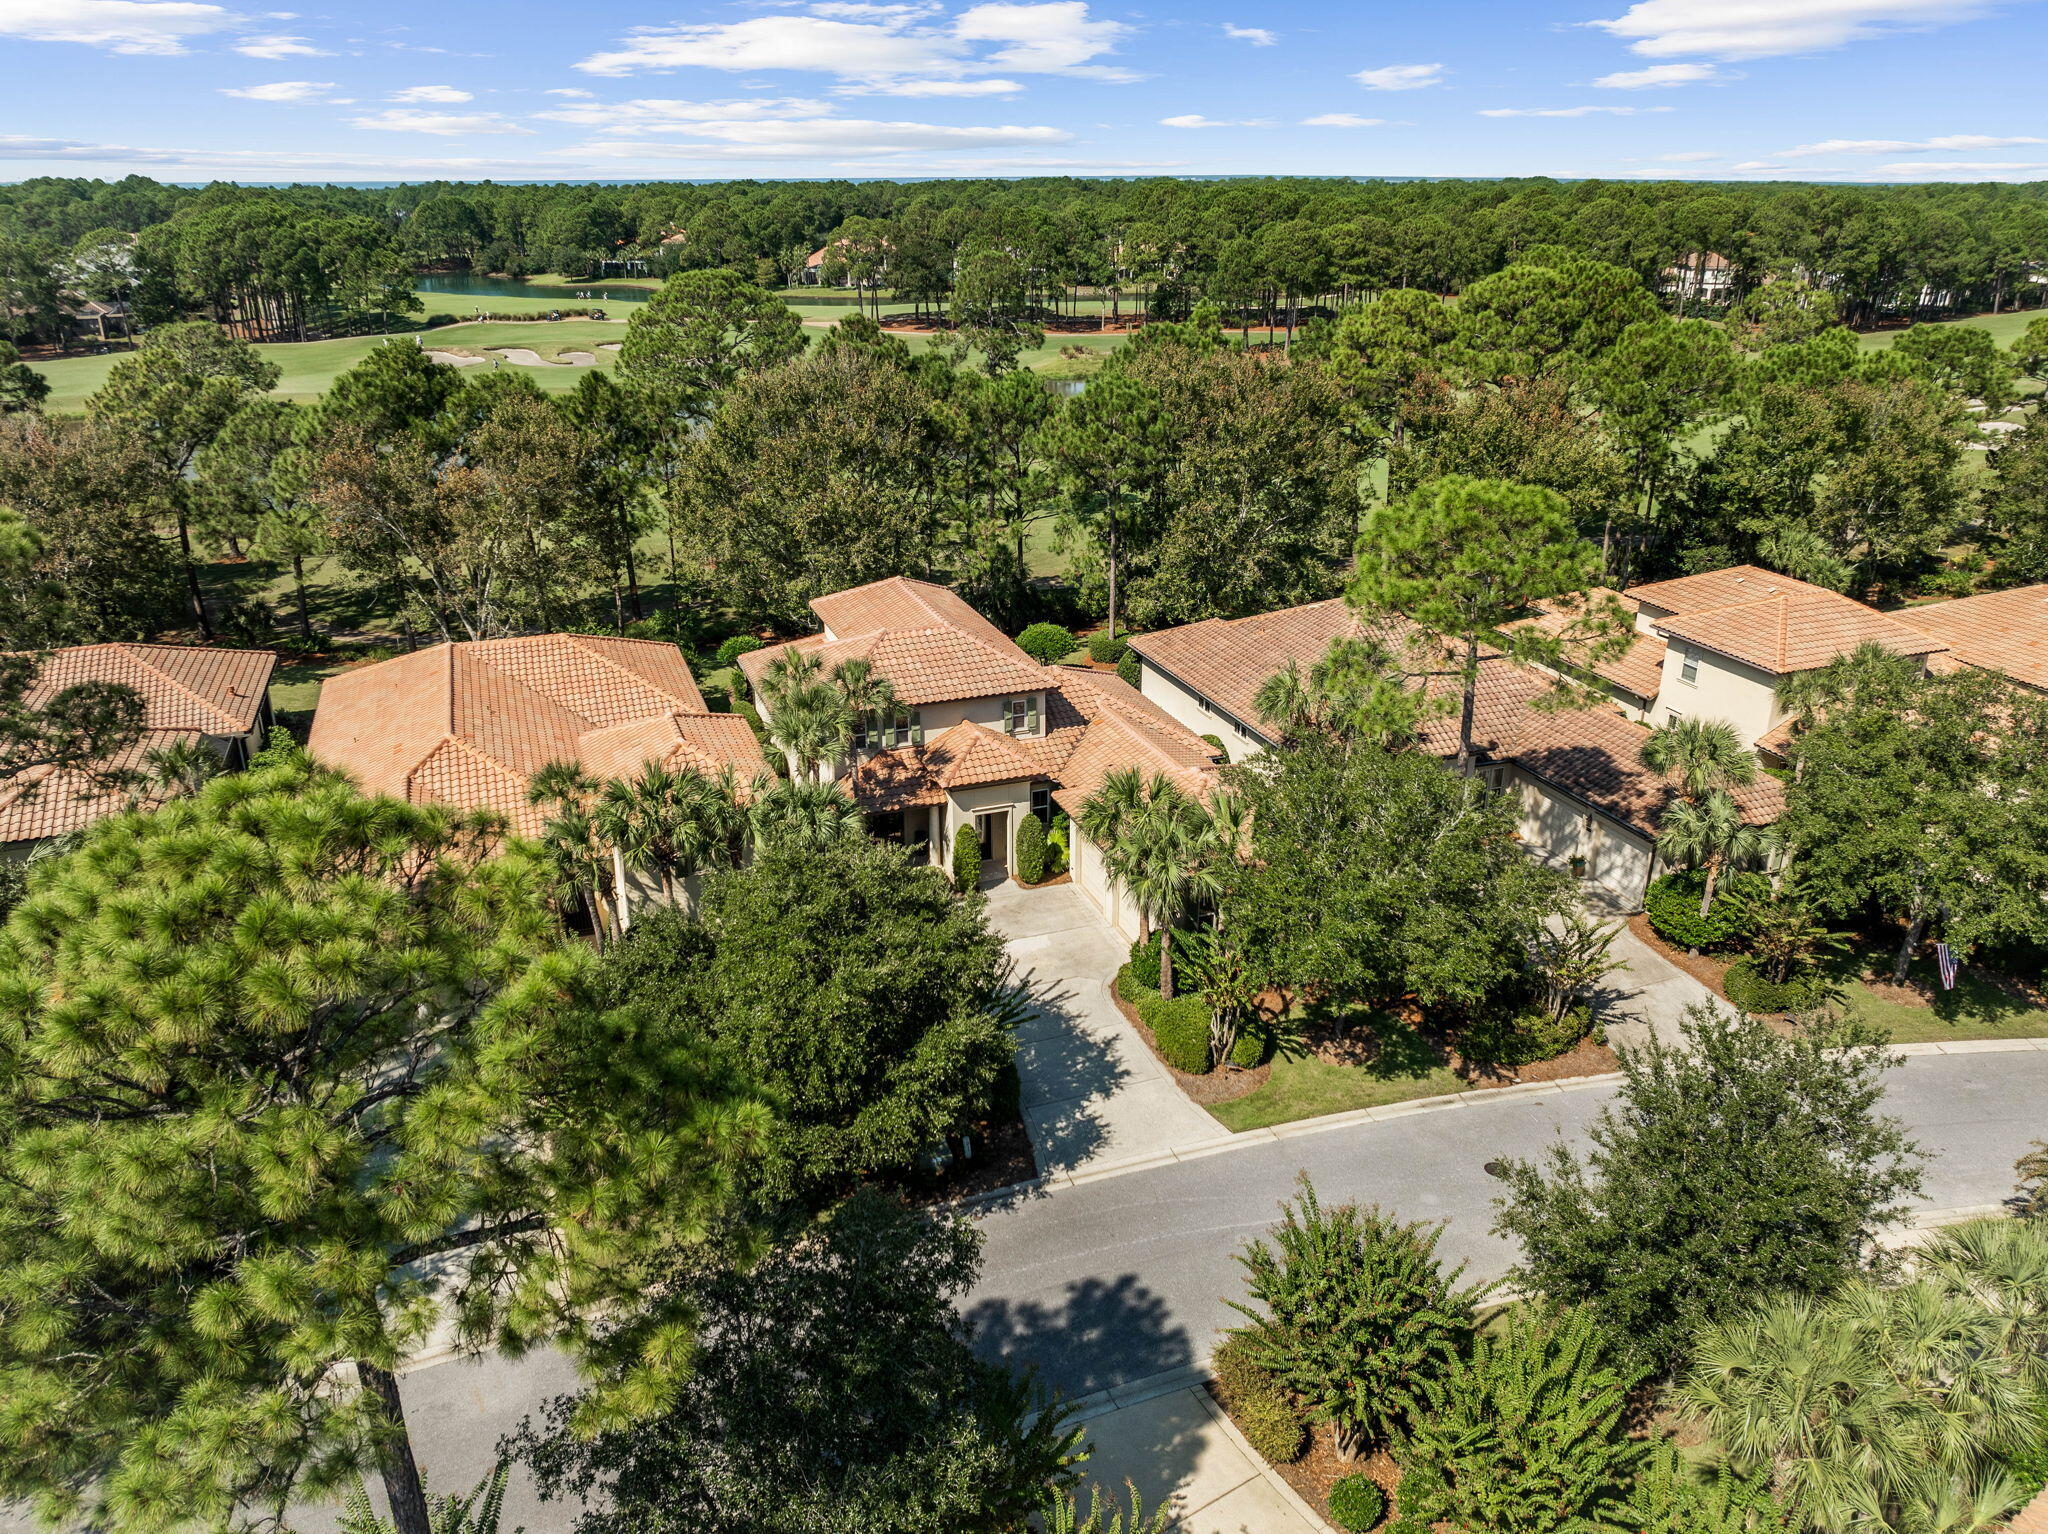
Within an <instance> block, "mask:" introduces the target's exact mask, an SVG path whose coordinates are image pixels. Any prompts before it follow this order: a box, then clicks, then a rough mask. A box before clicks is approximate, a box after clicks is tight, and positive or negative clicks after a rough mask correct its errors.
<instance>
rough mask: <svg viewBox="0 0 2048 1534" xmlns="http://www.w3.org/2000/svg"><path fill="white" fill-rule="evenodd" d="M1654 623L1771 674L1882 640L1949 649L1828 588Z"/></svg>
mask: <svg viewBox="0 0 2048 1534" xmlns="http://www.w3.org/2000/svg"><path fill="white" fill-rule="evenodd" d="M1652 621H1653V622H1654V623H1655V624H1656V625H1657V627H1658V628H1659V629H1660V630H1661V631H1663V632H1664V633H1665V634H1666V635H1670V636H1674V637H1676V638H1679V639H1684V640H1688V641H1690V642H1691V643H1693V644H1697V645H1703V646H1704V647H1706V648H1707V649H1709V650H1715V651H1718V652H1720V653H1721V654H1723V655H1729V656H1733V657H1734V658H1735V659H1736V660H1739V661H1742V662H1744V663H1746V664H1748V665H1751V666H1754V667H1756V668H1757V669H1758V670H1759V671H1766V672H1769V673H1770V674H1771V675H1773V676H1786V675H1789V674H1790V673H1793V672H1797V671H1813V670H1816V669H1818V668H1819V667H1821V666H1825V665H1826V664H1827V663H1828V662H1829V661H1831V660H1835V659H1838V658H1839V657H1841V656H1844V655H1847V654H1848V653H1849V652H1850V651H1851V650H1854V649H1855V648H1857V646H1859V645H1865V644H1880V645H1883V646H1884V647H1885V648H1886V649H1887V650H1890V651H1892V652H1894V653H1895V654H1899V655H1928V654H1932V653H1934V652H1936V651H1939V650H1943V649H1946V648H1947V646H1946V645H1944V644H1943V643H1942V642H1941V641H1940V640H1938V639H1932V638H1929V637H1928V636H1927V635H1926V634H1923V633H1921V632H1920V631H1918V630H1917V629H1912V628H1908V627H1907V626H1906V625H1905V624H1903V623H1900V622H1898V621H1897V620H1896V619H1894V618H1892V617H1890V616H1888V615H1887V614H1884V613H1881V612H1879V611H1878V610H1877V609H1876V608H1874V607H1865V606H1864V605H1863V604H1862V603H1861V602H1853V601H1851V600H1850V599H1849V598H1847V597H1845V596H1841V595H1839V594H1838V593H1836V592H1832V591H1820V592H1815V593H1813V594H1807V593H1804V592H1787V593H1785V594H1783V595H1780V596H1773V597H1765V598H1764V599H1763V600H1761V601H1755V602H1738V603H1736V604H1735V605H1733V606H1730V607H1710V608H1705V609H1702V610H1700V611H1697V612H1692V613H1687V614H1684V615H1681V616H1679V617H1673V618H1656V619H1653V620H1652Z"/></svg>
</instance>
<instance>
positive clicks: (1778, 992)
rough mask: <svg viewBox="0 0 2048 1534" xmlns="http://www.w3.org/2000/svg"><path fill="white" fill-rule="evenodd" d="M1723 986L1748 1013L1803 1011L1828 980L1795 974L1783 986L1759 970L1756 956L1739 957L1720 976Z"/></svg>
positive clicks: (1731, 998) (1822, 990)
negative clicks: (1726, 971) (1749, 957)
mask: <svg viewBox="0 0 2048 1534" xmlns="http://www.w3.org/2000/svg"><path fill="white" fill-rule="evenodd" d="M1718 903H1719V902H1716V904H1718ZM1721 989H1722V990H1724V991H1726V992H1727V993H1728V999H1729V1000H1730V1001H1732V1002H1734V1003H1735V1005H1736V1006H1738V1007H1740V1008H1742V1010H1743V1011H1745V1012H1754V1013H1765V1012H1803V1011H1805V1010H1806V1009H1807V1008H1808V1007H1810V1006H1812V1005H1814V1003H1816V1002H1818V1001H1819V1000H1820V999H1821V996H1822V994H1823V993H1824V992H1825V991H1826V990H1827V982H1826V980H1824V979H1823V978H1822V977H1821V976H1819V975H1794V976H1793V977H1792V978H1791V979H1790V980H1787V981H1786V982H1785V983H1784V984H1783V985H1780V984H1778V983H1777V982H1776V981H1774V980H1770V979H1767V978H1766V977H1765V976H1764V975H1762V974H1761V973H1759V972H1758V970H1757V967H1756V961H1755V960H1754V959H1738V960H1736V962H1735V963H1734V964H1733V965H1731V966H1729V969H1728V973H1727V974H1725V975H1723V976H1722V977H1721Z"/></svg>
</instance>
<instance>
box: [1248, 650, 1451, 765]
mask: <svg viewBox="0 0 2048 1534" xmlns="http://www.w3.org/2000/svg"><path fill="white" fill-rule="evenodd" d="M1252 706H1253V708H1255V709H1256V710H1258V714H1259V717H1260V718H1262V719H1264V720H1266V721H1268V722H1269V723H1271V724H1273V725H1274V726H1276V727H1277V728H1278V729H1279V730H1280V731H1281V733H1282V734H1283V735H1284V736H1286V737H1288V738H1291V739H1292V738H1299V737H1301V736H1304V735H1322V736H1325V737H1327V738H1329V739H1331V740H1334V741H1336V742H1338V743H1339V744H1341V745H1370V746H1377V747H1381V748H1384V749H1389V750H1391V749H1394V748H1397V747H1399V746H1404V745H1407V744H1410V743H1411V742H1412V741H1413V740H1414V739H1415V732H1416V730H1417V729H1418V727H1419V726H1420V725H1421V723H1422V721H1423V719H1424V718H1425V717H1427V716H1428V715H1430V714H1434V713H1441V712H1444V711H1446V710H1448V708H1449V707H1450V700H1449V699H1448V698H1446V699H1441V700H1432V699H1431V698H1429V696H1428V694H1427V693H1426V692H1425V691H1424V690H1423V688H1422V687H1420V686H1419V685H1417V684H1416V682H1415V679H1414V678H1413V677H1411V676H1410V675H1409V674H1408V673H1407V672H1406V671H1405V670H1403V669H1402V668H1401V666H1400V665H1399V664H1398V663H1397V662H1396V661H1395V659H1394V655H1393V652H1392V651H1390V650H1389V649H1387V647H1386V646H1385V645H1382V644H1379V643H1377V642H1376V641H1371V640H1364V639H1354V638H1350V637H1348V636H1339V637H1338V638H1336V639H1333V640H1331V641H1330V647H1329V649H1328V650H1326V651H1325V652H1324V653H1323V655H1322V656H1321V658H1320V659H1318V660H1317V661H1316V662H1315V663H1314V664H1313V665H1312V666H1310V667H1309V668H1308V670H1307V671H1305V672H1304V671H1303V670H1302V669H1301V666H1300V665H1299V663H1297V662H1296V661H1294V660H1293V659H1291V658H1290V659H1289V660H1288V662H1287V664H1286V665H1284V666H1282V667H1281V668H1280V669H1279V670H1278V671H1276V672H1274V673H1273V674H1272V675H1271V676H1269V677H1267V678H1266V680H1265V681H1264V682H1263V683H1261V684H1260V686H1259V690H1258V692H1257V694H1256V695H1255V696H1254V697H1253V699H1252Z"/></svg>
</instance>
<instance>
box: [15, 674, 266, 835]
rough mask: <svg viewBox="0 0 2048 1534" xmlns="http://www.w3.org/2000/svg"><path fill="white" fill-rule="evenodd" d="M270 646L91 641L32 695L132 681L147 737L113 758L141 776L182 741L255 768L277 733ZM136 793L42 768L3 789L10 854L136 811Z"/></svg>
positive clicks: (37, 702)
mask: <svg viewBox="0 0 2048 1534" xmlns="http://www.w3.org/2000/svg"><path fill="white" fill-rule="evenodd" d="M276 669H277V656H276V655H275V654H274V653H272V652H271V651H269V650H217V649H211V648H202V647H200V646H197V645H168V644H89V645H74V646H72V647H71V648H69V649H63V650H57V651H54V652H52V653H51V654H50V655H48V656H47V657H45V658H44V661H43V664H42V667H41V669H39V670H38V671H37V673H36V679H35V685H34V686H33V687H31V688H30V689H29V692H28V695H27V697H26V699H25V700H24V701H25V702H26V703H27V704H28V706H29V707H31V708H40V707H43V706H44V705H45V704H47V703H48V702H49V701H50V700H51V699H52V698H54V697H55V696H56V695H57V694H58V693H60V692H62V691H64V690H65V689H66V688H68V687H76V686H78V685H79V684H80V683H83V682H113V683H118V684H120V685H121V686H124V687H132V688H134V689H135V691H136V692H137V693H138V694H140V695H141V698H142V736H141V738H140V739H139V740H137V741H136V742H135V743H134V744H133V745H132V746H130V747H128V749H126V750H125V751H122V752H120V753H119V754H118V755H116V756H114V757H112V758H110V759H109V760H108V761H106V762H105V763H104V764H102V765H103V766H104V768H105V769H107V770H108V771H109V772H132V773H139V772H142V771H144V770H145V763H146V761H147V759H148V757H149V754H150V753H151V752H153V751H160V750H162V749H164V748H165V747H167V746H170V745H174V744H181V743H182V744H187V745H202V746H205V747H206V748H207V749H208V750H210V751H213V752H214V753H215V754H217V755H218V756H219V757H220V759H221V760H222V761H223V762H224V763H226V764H227V766H229V767H231V768H235V767H245V766H247V765H248V762H249V757H250V754H251V753H252V752H254V751H257V750H259V749H260V748H261V747H262V745H263V738H264V735H265V734H266V733H267V732H268V731H269V729H270V722H271V720H270V678H271V674H272V673H273V672H274V671H275V670H276ZM127 805H128V797H127V795H125V794H123V793H118V792H117V793H109V792H107V791H106V789H105V787H104V784H103V783H102V782H99V781H96V780H95V779H94V778H93V777H92V776H90V775H88V774H84V773H77V772H58V771H54V770H52V769H49V768H36V769H32V770H30V771H28V772H25V773H23V774H22V775H21V776H19V777H17V778H15V779H13V780H12V781H11V782H9V783H7V784H5V785H0V856H24V855H26V854H27V853H28V851H29V850H30V849H31V848H33V847H34V846H35V845H36V844H37V843H38V842H41V841H44V840H47V839H48V838H50V837H53V836H63V835H65V834H67V833H69V832H72V831H82V830H84V829H85V827H87V826H89V825H91V824H92V823H93V822H94V821H95V820H99V819H101V818H103V817H104V816H107V815H112V814H116V813H118V812H119V811H121V810H123V809H125V808H127Z"/></svg>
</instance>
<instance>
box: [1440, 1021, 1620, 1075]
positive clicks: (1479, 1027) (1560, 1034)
mask: <svg viewBox="0 0 2048 1534" xmlns="http://www.w3.org/2000/svg"><path fill="white" fill-rule="evenodd" d="M1592 1026H1593V1018H1592V1015H1591V1014H1590V1013H1588V1012H1587V1011H1586V1010H1585V1009H1584V1008H1583V1007H1573V1008H1572V1009H1571V1010H1570V1011H1568V1012H1566V1013H1565V1015H1564V1016H1563V1017H1561V1018H1558V1019H1555V1020H1553V1019H1552V1018H1551V1017H1550V1016H1549V1015H1548V1014H1546V1013H1545V1012H1544V1011H1542V1010H1541V1009H1540V1008H1534V1007H1523V1008H1519V1009H1517V1010H1515V1011H1512V1012H1500V1013H1495V1014H1493V1015H1490V1016H1482V1017H1478V1018H1474V1019H1473V1020H1472V1021H1471V1022H1469V1023H1467V1024H1466V1025H1465V1026H1464V1027H1463V1028H1461V1029H1460V1030H1459V1031H1458V1053H1459V1054H1460V1055H1462V1056H1463V1057H1464V1058H1465V1059H1467V1060H1469V1061H1471V1062H1472V1063H1473V1064H1474V1065H1532V1064H1534V1063H1535V1062H1536V1061H1538V1060H1550V1059H1554V1058H1555V1057H1556V1056H1558V1055H1561V1054H1563V1053H1564V1052H1565V1051H1566V1050H1568V1049H1570V1048H1571V1047H1572V1046H1573V1045H1574V1044H1577V1043H1578V1042H1579V1040H1581V1039H1583V1038H1584V1037H1585V1036H1586V1034H1587V1032H1588V1030H1590V1029H1591V1028H1592Z"/></svg>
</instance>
